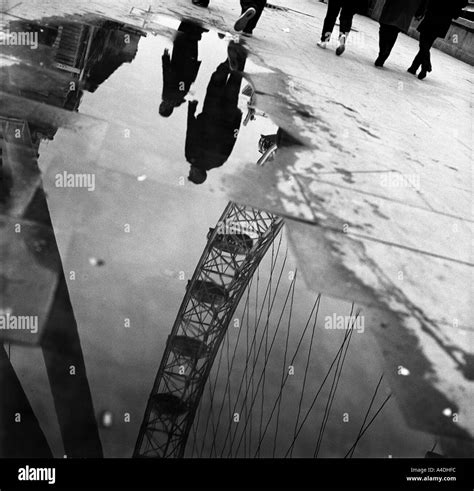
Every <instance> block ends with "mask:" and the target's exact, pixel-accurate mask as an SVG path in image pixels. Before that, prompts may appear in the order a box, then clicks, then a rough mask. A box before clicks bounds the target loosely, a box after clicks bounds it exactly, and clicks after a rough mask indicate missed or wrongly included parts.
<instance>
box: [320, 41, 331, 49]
mask: <svg viewBox="0 0 474 491" xmlns="http://www.w3.org/2000/svg"><path fill="white" fill-rule="evenodd" d="M317 45H318V46H319V47H320V48H322V49H326V48H327V45H328V43H327V42H326V41H318V42H317Z"/></svg>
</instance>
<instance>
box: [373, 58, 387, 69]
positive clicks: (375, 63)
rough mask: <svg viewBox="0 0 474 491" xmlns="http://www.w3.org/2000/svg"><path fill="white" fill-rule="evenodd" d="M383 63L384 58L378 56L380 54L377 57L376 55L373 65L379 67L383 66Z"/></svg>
mask: <svg viewBox="0 0 474 491" xmlns="http://www.w3.org/2000/svg"><path fill="white" fill-rule="evenodd" d="M384 63H385V61H384V60H382V58H380V56H379V57H378V58H377V59H376V60H375V62H374V65H375V66H376V67H379V68H381V67H383V64H384Z"/></svg>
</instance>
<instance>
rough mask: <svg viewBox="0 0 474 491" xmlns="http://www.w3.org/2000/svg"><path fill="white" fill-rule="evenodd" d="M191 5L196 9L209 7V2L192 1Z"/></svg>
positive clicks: (202, 0) (203, 0) (201, 0)
mask: <svg viewBox="0 0 474 491" xmlns="http://www.w3.org/2000/svg"><path fill="white" fill-rule="evenodd" d="M193 4H194V5H197V6H198V7H209V1H207V2H206V0H193Z"/></svg>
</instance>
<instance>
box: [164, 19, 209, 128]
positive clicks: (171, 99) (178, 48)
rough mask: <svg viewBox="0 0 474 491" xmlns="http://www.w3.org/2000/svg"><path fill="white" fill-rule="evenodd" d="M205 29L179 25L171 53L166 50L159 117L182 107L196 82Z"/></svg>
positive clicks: (191, 24)
mask: <svg viewBox="0 0 474 491" xmlns="http://www.w3.org/2000/svg"><path fill="white" fill-rule="evenodd" d="M204 32H207V29H204V28H203V27H201V26H199V25H197V24H193V23H191V22H181V24H180V26H179V28H178V33H177V34H176V37H175V39H174V42H173V53H172V55H171V56H170V53H169V51H168V50H167V49H165V51H164V53H163V56H162V62H163V92H162V96H161V99H162V102H161V104H160V114H161V116H163V117H165V118H167V117H169V116H171V114H172V113H173V110H174V109H175V108H176V107H178V106H180V105H181V104H183V102H184V100H185V98H186V95H187V94H188V92H189V89H190V88H191V85H192V84H193V83H194V82H195V80H196V78H197V75H198V72H199V67H200V66H201V62H200V61H199V60H198V43H199V41H200V40H201V37H202V34H203V33H204Z"/></svg>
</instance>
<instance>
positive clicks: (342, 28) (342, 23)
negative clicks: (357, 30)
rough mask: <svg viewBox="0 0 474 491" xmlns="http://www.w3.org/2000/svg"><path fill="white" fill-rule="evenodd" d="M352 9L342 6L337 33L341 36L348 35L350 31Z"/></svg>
mask: <svg viewBox="0 0 474 491" xmlns="http://www.w3.org/2000/svg"><path fill="white" fill-rule="evenodd" d="M354 13H355V12H354V7H353V6H350V5H347V4H344V5H343V6H342V9H341V16H340V17H339V32H340V33H341V34H349V33H350V32H351V29H352V19H353V18H354Z"/></svg>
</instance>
